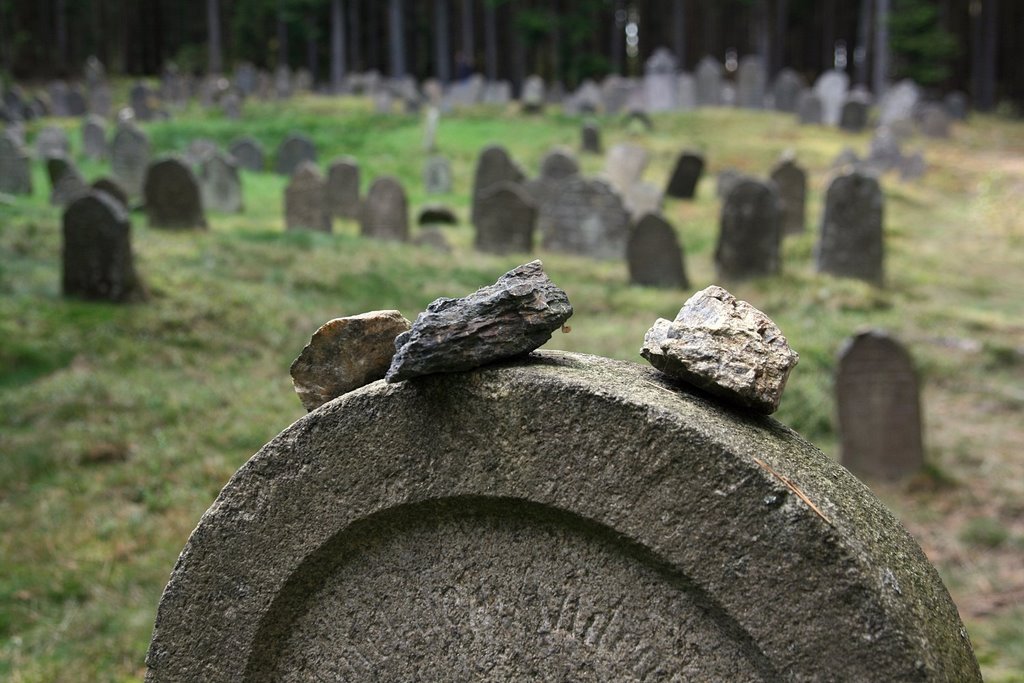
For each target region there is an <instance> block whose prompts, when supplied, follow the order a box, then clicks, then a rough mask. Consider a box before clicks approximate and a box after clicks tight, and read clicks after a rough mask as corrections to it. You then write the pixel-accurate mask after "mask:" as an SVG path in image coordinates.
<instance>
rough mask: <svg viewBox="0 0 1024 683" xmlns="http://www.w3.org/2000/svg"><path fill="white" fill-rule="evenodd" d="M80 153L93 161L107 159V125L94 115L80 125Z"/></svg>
mask: <svg viewBox="0 0 1024 683" xmlns="http://www.w3.org/2000/svg"><path fill="white" fill-rule="evenodd" d="M82 152H83V153H84V154H85V156H87V157H88V158H90V159H92V160H94V161H102V160H103V159H106V158H107V124H106V122H104V120H103V119H102V118H101V117H99V116H96V115H95V114H92V115H90V116H89V117H87V118H86V119H85V121H84V122H83V123H82Z"/></svg>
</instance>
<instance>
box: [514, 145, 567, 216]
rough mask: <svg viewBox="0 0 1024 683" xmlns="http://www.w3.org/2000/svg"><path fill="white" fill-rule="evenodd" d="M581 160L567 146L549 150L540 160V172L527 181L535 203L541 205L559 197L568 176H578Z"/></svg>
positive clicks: (527, 189) (527, 190)
mask: <svg viewBox="0 0 1024 683" xmlns="http://www.w3.org/2000/svg"><path fill="white" fill-rule="evenodd" d="M579 173H580V166H579V162H578V161H576V158H575V157H574V156H573V154H572V152H571V151H570V150H569V149H568V148H565V147H557V148H555V149H552V150H549V151H548V152H547V154H545V155H544V157H543V158H542V159H541V161H540V174H539V175H538V177H537V178H535V179H533V180H530V181H528V182H527V183H526V186H525V190H526V193H527V194H528V195H529V196H530V197H531V198H532V201H533V204H534V205H535V206H537V207H541V206H543V205H544V203H545V202H548V201H552V200H554V199H555V198H557V196H558V194H559V193H560V192H561V191H562V185H563V184H564V182H565V181H566V180H567V179H568V178H572V177H574V176H578V175H579Z"/></svg>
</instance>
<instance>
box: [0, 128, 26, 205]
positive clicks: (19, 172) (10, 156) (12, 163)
mask: <svg viewBox="0 0 1024 683" xmlns="http://www.w3.org/2000/svg"><path fill="white" fill-rule="evenodd" d="M0 192H2V193H4V194H32V166H31V162H30V160H29V158H28V154H27V153H26V152H25V149H24V147H23V146H22V144H21V141H20V140H19V139H18V137H17V135H15V133H14V132H13V131H10V130H4V131H3V133H0Z"/></svg>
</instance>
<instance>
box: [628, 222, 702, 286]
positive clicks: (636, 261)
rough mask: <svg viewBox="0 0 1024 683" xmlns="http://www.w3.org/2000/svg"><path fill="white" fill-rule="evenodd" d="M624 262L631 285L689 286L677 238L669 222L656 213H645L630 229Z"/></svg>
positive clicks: (681, 250) (681, 249)
mask: <svg viewBox="0 0 1024 683" xmlns="http://www.w3.org/2000/svg"><path fill="white" fill-rule="evenodd" d="M626 263H627V264H628V265H629V281H630V282H631V283H632V284H634V285H646V286H648V287H665V288H675V289H683V288H685V287H689V282H688V281H687V278H686V268H685V266H684V263H683V248H682V246H681V245H680V244H679V237H678V236H677V235H676V231H675V229H674V228H673V227H672V225H671V224H669V222H668V221H666V220H665V219H664V218H663V217H662V216H659V215H658V214H655V213H648V214H645V215H644V216H643V217H642V218H641V219H640V220H639V221H638V222H637V224H636V225H635V226H633V229H632V230H630V233H629V242H627V244H626Z"/></svg>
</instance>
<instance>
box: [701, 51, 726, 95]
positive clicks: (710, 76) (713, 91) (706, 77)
mask: <svg viewBox="0 0 1024 683" xmlns="http://www.w3.org/2000/svg"><path fill="white" fill-rule="evenodd" d="M695 73H696V75H697V104H698V105H699V106H702V107H717V106H718V105H720V104H721V103H722V63H721V62H719V61H718V60H717V59H715V58H714V57H712V56H710V55H706V56H705V57H703V58H702V59H701V60H700V62H698V63H697V70H696V72H695Z"/></svg>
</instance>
